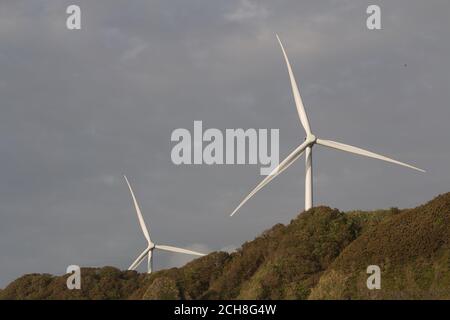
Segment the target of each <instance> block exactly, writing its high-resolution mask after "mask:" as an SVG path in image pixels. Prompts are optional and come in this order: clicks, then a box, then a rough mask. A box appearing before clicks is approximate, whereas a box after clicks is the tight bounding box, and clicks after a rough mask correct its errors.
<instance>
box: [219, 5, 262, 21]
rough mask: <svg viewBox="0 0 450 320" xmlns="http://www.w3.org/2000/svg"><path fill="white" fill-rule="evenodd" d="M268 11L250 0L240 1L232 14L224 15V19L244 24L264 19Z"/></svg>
mask: <svg viewBox="0 0 450 320" xmlns="http://www.w3.org/2000/svg"><path fill="white" fill-rule="evenodd" d="M268 15H269V11H268V10H267V8H266V7H265V6H264V5H261V4H260V3H258V2H256V1H252V0H240V1H238V4H237V5H236V7H235V8H233V11H232V12H229V13H227V14H225V19H226V20H228V21H232V22H244V21H246V20H252V19H264V18H266V17H267V16H268Z"/></svg>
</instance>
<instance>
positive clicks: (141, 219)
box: [123, 176, 205, 273]
mask: <svg viewBox="0 0 450 320" xmlns="http://www.w3.org/2000/svg"><path fill="white" fill-rule="evenodd" d="M123 177H124V178H125V181H126V182H127V185H128V189H130V193H131V197H132V198H133V203H134V207H135V209H136V213H137V216H138V220H139V224H140V225H141V229H142V232H143V233H144V237H145V239H147V243H148V246H147V248H146V249H145V250H144V251H142V253H141V254H140V255H139V256H138V257H137V258H136V260H134V262H133V263H132V264H131V265H130V267H129V268H128V270H136V268H137V267H138V266H139V265H140V264H141V262H142V261H143V260H144V259H145V256H147V268H148V271H147V273H152V269H153V250H155V249H159V250H164V251H170V252H177V253H185V254H190V255H194V256H204V255H205V254H204V253H200V252H195V251H192V250H187V249H182V248H177V247H172V246H166V245H160V244H155V243H153V242H152V240H150V233H149V232H148V229H147V226H146V225H145V221H144V217H143V216H142V213H141V209H140V208H139V204H138V202H137V200H136V197H135V196H134V192H133V189H132V188H131V185H130V182H129V181H128V179H127V177H126V176H123Z"/></svg>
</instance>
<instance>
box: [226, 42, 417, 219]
mask: <svg viewBox="0 0 450 320" xmlns="http://www.w3.org/2000/svg"><path fill="white" fill-rule="evenodd" d="M276 36H277V39H278V42H279V43H280V47H281V51H283V55H284V59H285V61H286V65H287V69H288V73H289V78H290V80H291V87H292V93H293V95H294V101H295V105H296V106H297V111H298V115H299V117H300V122H301V123H302V125H303V128H304V129H305V132H306V138H305V141H304V142H303V143H302V144H301V145H299V146H298V147H297V148H296V149H295V150H294V151H292V153H291V154H290V155H289V156H287V158H286V159H284V160H283V161H282V162H281V163H280V164H279V165H278V166H277V167H276V168H275V169H274V170H273V171H272V172H271V173H270V174H269V175H268V176H267V177H266V178H265V179H264V180H263V181H261V183H260V184H258V185H257V186H256V187H255V188H254V189H253V190H252V191H251V192H250V193H249V195H248V196H247V197H245V198H244V200H242V202H241V203H240V204H239V205H238V206H237V208H236V209H235V210H234V211H233V213H231V216H233V215H234V214H235V213H236V212H237V211H238V210H239V208H241V207H242V206H243V205H244V203H246V202H247V201H248V200H249V199H250V198H251V197H252V196H253V195H254V194H255V193H256V192H258V191H259V190H260V189H261V188H263V187H264V186H265V185H266V184H268V183H269V182H270V181H272V179H273V178H275V177H276V176H277V175H279V174H280V173H281V172H283V171H284V170H286V169H287V168H288V167H289V166H290V165H291V164H292V163H294V162H295V160H297V159H298V158H299V157H300V156H301V155H302V154H303V152H304V151H305V150H306V154H305V157H306V161H305V167H306V170H305V210H308V209H310V208H311V207H312V205H313V177H312V147H313V146H314V145H315V144H319V145H321V146H325V147H329V148H333V149H337V150H342V151H346V152H349V153H354V154H358V155H361V156H366V157H369V158H375V159H380V160H384V161H387V162H391V163H395V164H399V165H401V166H405V167H408V168H411V169H414V170H418V171H421V172H425V170H422V169H419V168H417V167H414V166H411V165H409V164H406V163H403V162H400V161H397V160H394V159H391V158H388V157H385V156H382V155H379V154H376V153H374V152H370V151H367V150H364V149H361V148H357V147H353V146H350V145H348V144H343V143H340V142H335V141H331V140H324V139H319V138H317V137H316V136H315V135H314V134H313V133H312V132H311V128H310V126H309V121H308V117H307V115H306V111H305V107H304V106H303V102H302V98H301V96H300V92H299V90H298V87H297V83H296V81H295V77H294V73H293V72H292V68H291V65H290V63H289V59H288V57H287V54H286V51H285V50H284V47H283V44H282V43H281V40H280V38H279V37H278V35H276Z"/></svg>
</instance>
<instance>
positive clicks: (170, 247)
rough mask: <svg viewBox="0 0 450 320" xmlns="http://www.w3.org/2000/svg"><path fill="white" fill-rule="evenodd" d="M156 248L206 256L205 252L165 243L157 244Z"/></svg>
mask: <svg viewBox="0 0 450 320" xmlns="http://www.w3.org/2000/svg"><path fill="white" fill-rule="evenodd" d="M155 248H156V249H160V250H164V251H170V252H178V253H185V254H190V255H194V256H206V254H205V253H200V252H196V251H192V250H187V249H182V248H177V247H172V246H165V245H160V244H157V245H155Z"/></svg>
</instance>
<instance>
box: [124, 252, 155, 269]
mask: <svg viewBox="0 0 450 320" xmlns="http://www.w3.org/2000/svg"><path fill="white" fill-rule="evenodd" d="M149 251H150V247H148V248H147V249H145V250H144V251H142V253H141V254H140V255H139V256H138V257H137V258H136V260H134V262H133V263H132V264H131V265H130V267H129V268H128V270H135V269H136V268H137V267H138V266H139V264H141V262H142V261H143V260H144V259H145V256H146V255H147V253H148V252H149Z"/></svg>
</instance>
